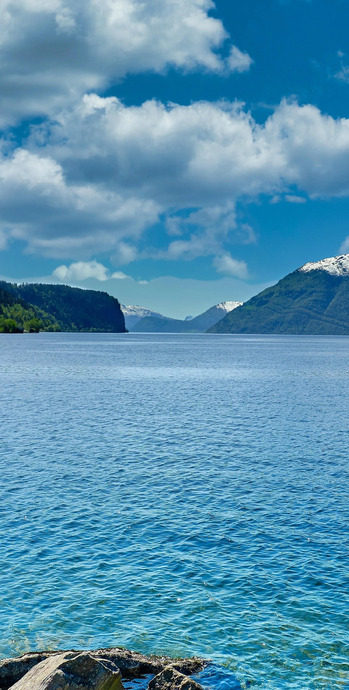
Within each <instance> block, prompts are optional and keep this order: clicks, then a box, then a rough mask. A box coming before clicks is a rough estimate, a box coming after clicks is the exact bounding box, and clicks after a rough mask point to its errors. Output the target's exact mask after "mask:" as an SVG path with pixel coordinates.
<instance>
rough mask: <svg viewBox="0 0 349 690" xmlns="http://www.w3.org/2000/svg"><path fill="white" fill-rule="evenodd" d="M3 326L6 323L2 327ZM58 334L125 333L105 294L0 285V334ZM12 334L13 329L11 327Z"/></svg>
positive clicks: (114, 303) (114, 301)
mask: <svg viewBox="0 0 349 690" xmlns="http://www.w3.org/2000/svg"><path fill="white" fill-rule="evenodd" d="M5 322H6V323H5ZM9 322H14V324H15V327H16V329H17V330H47V331H54V330H58V331H59V330H61V331H92V332H93V331H94V332H105V333H125V330H126V329H125V320H124V315H123V313H122V311H121V308H120V304H119V302H118V300H117V299H116V298H115V297H111V296H110V295H108V294H107V293H106V292H97V291H96V290H81V289H80V288H72V287H69V286H68V285H46V284H45V285H43V284H38V283H33V284H31V283H24V284H21V285H17V284H16V283H7V282H5V281H2V282H0V331H1V330H5V331H7V330H9V328H10V324H9ZM11 328H12V332H16V330H14V326H13V324H12V326H11Z"/></svg>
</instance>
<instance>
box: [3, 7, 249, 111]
mask: <svg viewBox="0 0 349 690" xmlns="http://www.w3.org/2000/svg"><path fill="white" fill-rule="evenodd" d="M212 9H214V3H213V1H212V0H147V2H144V1H143V0H122V2H120V1H118V2H115V0H47V1H46V0H0V10H1V27H0V92H1V99H2V108H1V122H2V124H6V123H7V122H10V123H11V122H13V121H15V120H16V118H20V119H21V118H23V117H30V116H33V115H54V114H55V113H56V112H57V110H59V109H60V108H61V107H62V106H64V105H66V104H67V103H73V102H75V101H76V100H77V99H78V98H79V97H80V96H81V95H82V94H83V93H84V92H85V91H91V90H96V91H97V90H102V89H105V88H106V87H107V86H108V85H110V84H111V83H113V82H116V81H117V80H119V79H122V78H123V77H125V76H126V75H127V74H132V73H139V72H144V71H148V70H150V71H153V72H158V73H161V72H163V71H164V70H165V69H166V68H167V67H170V66H173V67H175V68H177V69H181V70H186V71H187V70H194V69H198V68H199V69H206V70H210V71H213V72H224V70H225V62H224V59H223V58H222V57H221V56H220V54H219V50H220V48H222V47H223V44H224V43H225V41H226V40H227V38H228V36H227V33H226V31H225V29H224V27H223V24H222V22H221V21H220V20H219V19H217V18H214V17H213V16H211V15H210V11H211V10H212ZM236 51H237V52H236V53H234V49H233V52H232V53H231V60H230V62H231V61H232V64H231V69H234V70H236V69H238V71H241V66H242V65H243V63H245V64H246V61H247V57H241V56H244V55H245V54H243V53H241V54H240V51H239V50H238V49H237V48H236ZM234 55H235V57H234ZM239 55H240V57H239ZM238 63H239V65H240V67H237V65H238ZM9 65H10V66H11V70H9ZM1 122H0V123H1Z"/></svg>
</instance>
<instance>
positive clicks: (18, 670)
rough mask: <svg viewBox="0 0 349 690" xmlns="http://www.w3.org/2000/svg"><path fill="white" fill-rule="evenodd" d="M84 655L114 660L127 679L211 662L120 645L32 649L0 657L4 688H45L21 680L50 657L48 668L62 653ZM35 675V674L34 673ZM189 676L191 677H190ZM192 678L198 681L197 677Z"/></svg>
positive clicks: (185, 670)
mask: <svg viewBox="0 0 349 690" xmlns="http://www.w3.org/2000/svg"><path fill="white" fill-rule="evenodd" d="M82 655H85V656H90V657H91V658H92V659H94V660H95V661H99V662H101V663H102V664H103V663H104V664H105V663H107V662H110V663H111V664H113V668H117V669H119V671H120V674H121V677H122V678H124V679H125V680H126V679H132V678H142V677H144V676H147V675H148V676H149V675H154V676H158V675H159V674H161V672H162V671H164V670H165V669H167V668H168V667H169V666H170V667H171V669H172V670H173V671H176V672H177V673H178V674H182V677H186V676H189V675H191V674H193V673H198V671H201V670H202V669H203V668H204V667H205V666H206V665H207V663H208V662H207V661H204V660H202V659H198V658H193V659H171V658H170V657H161V656H152V655H150V656H145V655H143V654H139V653H138V652H131V651H129V650H128V649H121V648H120V647H112V648H110V649H97V650H95V651H90V652H81V651H79V650H70V651H67V652H62V651H55V652H47V651H46V652H32V653H29V654H24V655H23V656H21V657H18V658H14V659H3V660H2V661H0V690H9V688H12V687H13V686H15V688H16V690H22V688H23V690H24V688H25V689H26V690H27V688H28V689H29V687H30V688H31V689H33V690H34V688H36V687H39V688H40V690H43V688H44V687H45V688H46V686H42V685H41V686H36V685H35V686H34V685H30V686H28V685H27V686H25V685H21V684H20V683H19V681H21V679H23V681H24V680H25V676H26V674H28V673H29V672H30V671H31V670H32V669H35V667H38V666H39V665H41V664H42V663H43V662H45V661H47V668H48V666H50V663H51V662H52V664H53V665H52V669H53V668H54V664H57V662H58V657H60V658H61V659H62V657H64V658H65V659H66V660H67V661H68V660H73V659H76V658H78V657H79V656H82ZM49 662H50V663H49ZM50 668H51V666H50ZM31 677H34V675H33V676H31ZM187 680H190V679H188V678H187ZM151 682H152V681H151ZM190 682H191V683H194V681H190ZM50 687H51V686H50ZM52 687H53V686H52ZM58 687H59V688H60V690H61V688H62V689H63V688H64V690H70V687H71V686H68V685H62V686H57V689H58ZM72 687H74V686H72ZM78 687H79V690H82V689H83V687H84V686H82V685H81V682H80V685H79V686H78ZM88 687H89V688H92V687H94V688H95V687H97V686H92V685H90V686H88ZM108 687H109V686H108ZM112 687H113V686H112ZM120 687H121V686H120ZM164 687H166V686H164ZM173 687H177V686H173ZM179 687H180V686H179ZM188 687H190V689H191V687H193V690H194V686H188ZM195 687H196V688H198V687H200V686H198V685H197V684H195ZM181 690H182V688H181ZM185 690H186V688H185Z"/></svg>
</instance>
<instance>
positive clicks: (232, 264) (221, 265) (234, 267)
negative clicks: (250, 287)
mask: <svg viewBox="0 0 349 690" xmlns="http://www.w3.org/2000/svg"><path fill="white" fill-rule="evenodd" d="M213 265H214V267H215V268H216V269H217V271H218V273H225V274H226V275H230V276H234V277H235V278H240V279H242V280H244V279H246V278H248V268H247V264H246V262H245V261H238V260H237V259H234V258H233V257H232V256H231V255H230V254H228V253H226V254H221V255H220V256H216V257H215V258H214V260H213Z"/></svg>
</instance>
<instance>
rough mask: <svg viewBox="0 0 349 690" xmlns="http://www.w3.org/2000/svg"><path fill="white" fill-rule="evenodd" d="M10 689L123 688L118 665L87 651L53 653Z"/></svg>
mask: <svg viewBox="0 0 349 690" xmlns="http://www.w3.org/2000/svg"><path fill="white" fill-rule="evenodd" d="M12 688H13V690H123V685H122V682H121V673H120V671H119V669H118V667H117V666H116V665H115V664H114V663H113V662H112V661H108V660H107V659H102V658H96V657H94V656H93V655H92V654H89V652H82V653H81V654H76V653H74V652H66V653H63V654H54V655H51V656H49V657H48V658H47V659H45V660H44V661H41V662H40V663H38V664H36V665H35V666H34V667H33V668H32V669H31V670H30V671H28V673H26V674H25V675H24V676H23V677H22V678H21V679H20V680H19V681H18V682H17V683H15V684H14V685H12Z"/></svg>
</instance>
